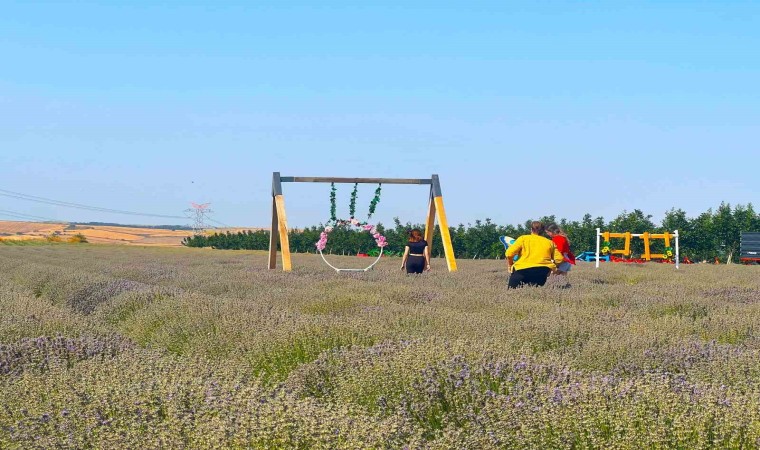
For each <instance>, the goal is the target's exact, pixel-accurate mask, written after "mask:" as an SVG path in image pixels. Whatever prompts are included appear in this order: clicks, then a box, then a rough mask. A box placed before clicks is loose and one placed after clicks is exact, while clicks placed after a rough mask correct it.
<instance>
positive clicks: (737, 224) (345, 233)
mask: <svg viewBox="0 0 760 450" xmlns="http://www.w3.org/2000/svg"><path fill="white" fill-rule="evenodd" d="M532 220H540V221H542V222H544V224H548V223H551V222H554V223H557V224H558V225H559V226H560V227H561V228H562V229H563V230H565V232H566V233H567V236H568V239H569V240H570V243H571V247H572V249H573V251H574V252H575V253H576V254H577V253H580V252H583V251H589V250H595V249H596V229H597V228H600V229H601V230H602V231H612V232H626V231H630V232H631V233H644V232H653V233H661V232H663V231H669V232H673V231H674V230H678V231H679V235H680V249H681V255H682V256H688V257H689V258H690V259H692V260H694V261H698V260H710V261H712V260H713V259H714V258H716V257H718V258H719V259H720V260H722V261H730V260H732V259H734V255H735V254H736V253H738V251H739V241H740V232H742V231H755V232H760V214H758V213H756V212H755V211H754V208H753V206H752V204H748V205H746V206H744V205H736V206H733V207H732V206H731V205H730V204H729V203H721V204H720V206H718V207H717V208H716V209H715V210H713V209H712V208H711V209H708V210H707V211H705V212H703V213H702V214H699V215H697V216H696V217H688V216H687V214H686V212H685V211H683V210H682V209H675V208H672V209H670V210H669V211H667V212H666V213H665V217H664V218H663V219H662V222H661V223H659V224H655V223H654V222H653V221H652V215H648V214H645V213H644V212H643V211H641V210H639V209H635V210H633V211H632V212H628V211H623V212H622V213H620V214H619V215H618V216H617V217H615V218H614V219H612V220H610V221H605V219H604V218H603V217H596V218H594V217H592V216H591V215H590V214H585V215H584V216H583V218H582V219H580V220H573V221H570V220H566V219H564V218H562V219H557V218H556V217H555V216H553V215H552V216H544V217H540V218H537V219H530V220H527V221H526V222H525V223H522V224H518V225H498V224H496V223H494V222H493V221H492V220H491V219H485V220H476V221H475V223H474V224H467V226H465V225H464V224H460V225H458V226H456V227H449V232H450V234H451V241H452V245H453V246H454V254H455V255H456V256H457V257H458V258H481V259H501V258H504V247H503V246H502V244H501V242H499V236H512V237H517V236H520V235H523V234H528V233H530V222H531V221H532ZM323 228H324V226H322V225H318V226H317V225H315V226H311V227H308V228H305V229H302V230H291V231H290V232H289V233H288V237H289V239H290V249H291V251H294V252H299V253H307V252H308V253H315V252H316V248H315V246H314V244H315V243H316V242H317V241H318V240H319V234H320V233H321V232H322V230H323ZM377 228H378V231H380V233H382V234H383V235H384V236H385V237H386V239H387V242H388V246H387V247H386V248H385V253H387V254H389V255H394V254H400V253H402V252H403V250H404V246H405V245H406V242H407V233H408V231H409V230H410V229H412V228H419V229H420V230H424V225H422V224H412V223H408V222H407V223H401V221H400V220H399V219H398V218H396V219H394V225H393V227H387V228H386V227H384V226H383V225H382V224H378V225H377ZM658 241H659V242H658ZM611 243H612V246H613V248H622V247H623V242H622V239H621V240H619V241H617V240H613V241H612V242H611ZM182 244H183V245H185V246H188V247H212V248H215V249H222V250H266V249H268V248H269V231H268V230H258V231H251V230H248V231H241V232H236V233H230V232H226V233H214V234H211V235H196V236H192V237H187V238H185V239H184V240H183V242H182ZM430 244H431V255H432V256H433V257H442V256H443V244H442V242H441V233H440V228H439V227H438V225H436V230H435V237H434V238H433V242H432V243H430ZM663 245H664V244H663V243H662V241H661V240H653V241H652V247H651V250H652V252H653V253H658V252H661V251H662V250H663V248H660V247H662V246H663ZM671 245H672V244H671ZM631 250H632V252H633V255H634V256H637V255H640V254H641V253H642V252H643V242H642V241H641V239H635V238H634V239H632V240H631ZM373 251H377V246H376V244H375V242H374V239H373V238H372V236H370V235H369V233H367V232H364V231H360V230H352V229H343V228H337V229H335V230H334V231H333V232H332V233H330V239H329V241H328V243H327V248H325V250H324V252H325V253H331V254H346V255H355V254H357V253H371V252H373Z"/></svg>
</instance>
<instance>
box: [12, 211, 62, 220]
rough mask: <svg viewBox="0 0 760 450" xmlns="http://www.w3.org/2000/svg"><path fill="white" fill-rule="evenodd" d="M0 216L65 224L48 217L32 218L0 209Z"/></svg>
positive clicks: (31, 216)
mask: <svg viewBox="0 0 760 450" xmlns="http://www.w3.org/2000/svg"><path fill="white" fill-rule="evenodd" d="M0 215H2V216H9V217H16V218H19V219H41V220H44V221H47V222H65V220H56V219H51V218H50V217H42V216H34V215H31V214H24V213H20V212H16V211H8V210H7V209H0Z"/></svg>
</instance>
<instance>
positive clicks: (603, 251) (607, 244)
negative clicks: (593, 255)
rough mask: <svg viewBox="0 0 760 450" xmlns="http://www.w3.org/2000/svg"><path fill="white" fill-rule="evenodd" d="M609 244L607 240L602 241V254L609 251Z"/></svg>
mask: <svg viewBox="0 0 760 450" xmlns="http://www.w3.org/2000/svg"><path fill="white" fill-rule="evenodd" d="M610 247H611V244H610V243H609V242H608V241H604V242H603V243H602V255H606V254H608V253H609V252H610Z"/></svg>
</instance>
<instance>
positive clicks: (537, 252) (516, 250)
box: [506, 221, 564, 289]
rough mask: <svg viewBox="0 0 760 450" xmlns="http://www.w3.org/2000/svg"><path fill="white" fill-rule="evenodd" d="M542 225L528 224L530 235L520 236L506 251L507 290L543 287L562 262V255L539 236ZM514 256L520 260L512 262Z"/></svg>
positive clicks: (552, 244)
mask: <svg viewBox="0 0 760 450" xmlns="http://www.w3.org/2000/svg"><path fill="white" fill-rule="evenodd" d="M543 231H544V225H543V224H542V223H541V222H538V221H535V222H532V223H531V224H530V234H526V235H523V236H520V237H519V238H517V239H516V240H515V243H514V244H512V245H510V246H509V248H508V249H507V252H506V255H507V270H508V271H509V283H508V286H507V287H508V288H510V289H511V288H517V287H520V286H525V285H527V286H543V285H544V284H546V279H547V278H549V274H550V273H551V272H552V271H554V270H557V264H559V263H561V262H562V261H564V258H563V256H562V253H560V252H559V250H557V246H555V245H554V243H553V242H552V241H550V240H549V239H547V238H545V237H543V236H541V234H542V233H543ZM515 255H519V256H520V259H518V260H517V261H514V257H515Z"/></svg>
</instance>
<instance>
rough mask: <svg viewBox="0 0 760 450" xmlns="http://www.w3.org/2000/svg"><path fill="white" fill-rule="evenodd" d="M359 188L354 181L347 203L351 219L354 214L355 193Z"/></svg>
mask: <svg viewBox="0 0 760 450" xmlns="http://www.w3.org/2000/svg"><path fill="white" fill-rule="evenodd" d="M358 190H359V183H354V190H353V191H351V202H350V203H349V204H348V217H350V218H351V219H353V218H354V216H355V215H356V194H357V191H358Z"/></svg>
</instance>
